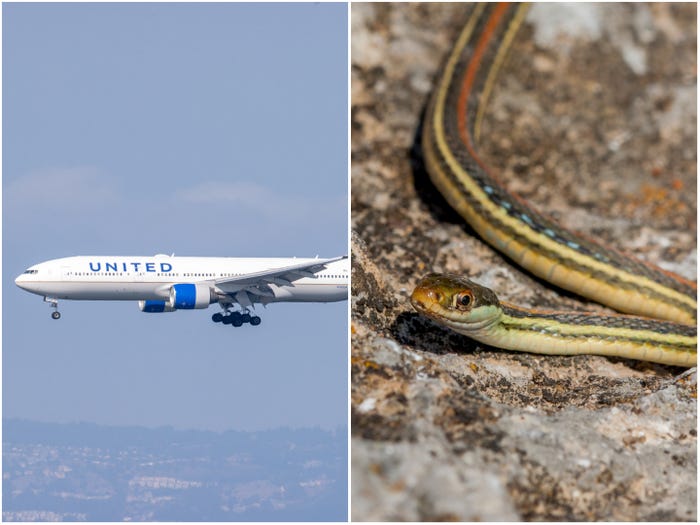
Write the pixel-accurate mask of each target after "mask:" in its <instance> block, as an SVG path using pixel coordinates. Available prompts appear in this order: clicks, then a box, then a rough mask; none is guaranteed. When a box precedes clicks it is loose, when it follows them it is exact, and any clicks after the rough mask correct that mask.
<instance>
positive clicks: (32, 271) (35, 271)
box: [24, 270, 39, 273]
mask: <svg viewBox="0 0 700 525" xmlns="http://www.w3.org/2000/svg"><path fill="white" fill-rule="evenodd" d="M24 273H39V270H25V271H24Z"/></svg>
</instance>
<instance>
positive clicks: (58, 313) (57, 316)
mask: <svg viewBox="0 0 700 525" xmlns="http://www.w3.org/2000/svg"><path fill="white" fill-rule="evenodd" d="M51 318H52V319H60V318H61V312H59V311H58V310H56V311H55V312H52V313H51Z"/></svg>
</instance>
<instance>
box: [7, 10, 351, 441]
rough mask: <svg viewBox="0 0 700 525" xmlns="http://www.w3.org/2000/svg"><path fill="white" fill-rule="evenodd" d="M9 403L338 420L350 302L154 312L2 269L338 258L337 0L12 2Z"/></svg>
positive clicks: (99, 416) (51, 409)
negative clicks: (53, 299) (229, 319)
mask: <svg viewBox="0 0 700 525" xmlns="http://www.w3.org/2000/svg"><path fill="white" fill-rule="evenodd" d="M2 58H3V86H2V88H3V100H2V103H3V159H2V168H3V180H2V184H3V231H2V233H3V310H2V311H3V416H4V417H21V418H27V419H33V420H41V421H57V422H66V421H90V422H96V423H102V424H111V425H145V426H160V425H172V426H175V427H177V428H197V429H213V430H224V429H238V430H258V429H265V428H275V427H279V426H293V427H303V426H321V427H323V428H334V427H336V426H338V425H344V424H345V423H346V422H347V337H348V335H347V334H348V327H347V308H348V303H347V302H341V303H334V304H308V305H305V304H273V305H270V306H268V307H267V308H266V309H262V307H260V306H258V312H260V313H261V316H262V318H263V322H262V324H261V325H260V326H259V327H251V326H249V325H247V326H244V327H242V328H240V329H236V328H233V327H231V326H222V325H218V324H217V325H215V324H213V323H212V322H211V320H210V316H211V314H212V313H214V312H215V311H218V307H212V308H210V309H208V310H203V311H193V312H174V313H169V314H144V313H141V312H139V310H138V308H137V305H136V304H135V303H132V302H123V303H122V302H79V301H75V302H71V301H63V302H62V303H61V312H62V314H63V317H62V319H61V320H60V321H54V320H52V319H51V318H50V311H51V310H50V308H49V307H48V305H46V304H43V303H42V299H41V297H39V296H35V295H31V294H28V293H26V292H23V291H22V290H20V289H19V288H17V287H16V286H15V285H14V282H13V280H14V278H15V276H16V275H17V274H19V273H21V272H22V271H23V270H24V269H25V268H26V267H28V266H30V265H32V264H34V263H37V262H40V261H43V260H47V259H53V258H57V257H63V256H68V255H89V254H123V255H150V254H155V253H173V252H174V253H175V254H176V255H217V256H259V257H263V256H272V257H275V256H285V257H286V256H299V257H309V256H311V257H313V256H316V255H320V256H321V257H330V256H335V255H341V254H345V253H347V250H348V238H347V231H348V226H347V216H348V210H347V202H348V201H347V194H348V193H347V192H348V178H347V163H348V158H347V104H348V101H347V71H348V69H347V6H346V4H326V3H322V4H222V3H216V4H140V3H125V4H111V3H108V4H84V3H76V4H31V3H22V4H4V5H3V57H2Z"/></svg>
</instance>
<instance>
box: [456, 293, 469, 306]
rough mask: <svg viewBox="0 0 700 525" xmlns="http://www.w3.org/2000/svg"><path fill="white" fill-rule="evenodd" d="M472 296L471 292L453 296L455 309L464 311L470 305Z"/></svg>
mask: <svg viewBox="0 0 700 525" xmlns="http://www.w3.org/2000/svg"><path fill="white" fill-rule="evenodd" d="M472 299H473V297H472V294H471V292H462V293H459V294H457V295H456V296H455V307H456V308H459V309H460V310H466V309H468V308H469V306H471V304H472Z"/></svg>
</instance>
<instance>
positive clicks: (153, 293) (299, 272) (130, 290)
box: [15, 254, 349, 327]
mask: <svg viewBox="0 0 700 525" xmlns="http://www.w3.org/2000/svg"><path fill="white" fill-rule="evenodd" d="M348 277H349V264H348V256H347V255H343V256H340V257H333V258H330V259H319V258H318V257H316V258H313V259H308V258H303V259H302V258H299V259H297V258H296V257H295V258H252V257H180V256H178V257H176V256H174V255H164V254H157V255H155V256H152V257H124V256H74V257H64V258H61V259H53V260H50V261H46V262H42V263H39V264H35V265H34V266H30V267H29V268H28V269H27V270H25V271H24V273H22V274H20V275H19V276H18V277H17V278H16V279H15V284H16V285H17V286H19V287H20V288H22V289H23V290H26V291H28V292H31V293H34V294H37V295H43V296H44V302H47V303H49V304H50V306H51V307H52V308H53V309H54V311H53V312H52V313H51V317H52V318H53V319H60V318H61V313H60V312H59V311H58V300H59V299H74V300H93V301H111V300H124V301H138V306H139V309H140V310H141V311H142V312H147V313H161V312H174V311H176V310H193V309H203V308H208V307H209V305H211V304H214V303H218V304H219V306H220V307H221V308H222V310H223V311H222V312H217V313H215V314H214V315H212V321H214V322H215V323H222V324H225V325H227V324H230V325H232V326H236V327H239V326H242V325H243V324H245V323H250V325H251V326H257V325H259V324H260V322H261V319H260V317H259V316H258V315H254V314H252V313H251V310H250V309H251V308H253V309H254V308H255V306H254V305H255V304H256V303H259V304H262V305H263V306H266V305H267V304H269V303H274V302H323V303H327V302H334V301H345V300H347V298H348Z"/></svg>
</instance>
